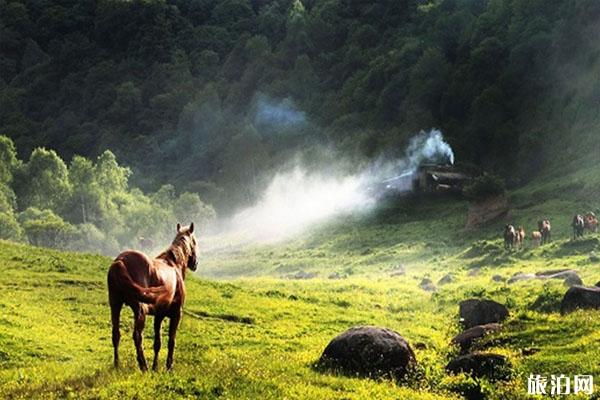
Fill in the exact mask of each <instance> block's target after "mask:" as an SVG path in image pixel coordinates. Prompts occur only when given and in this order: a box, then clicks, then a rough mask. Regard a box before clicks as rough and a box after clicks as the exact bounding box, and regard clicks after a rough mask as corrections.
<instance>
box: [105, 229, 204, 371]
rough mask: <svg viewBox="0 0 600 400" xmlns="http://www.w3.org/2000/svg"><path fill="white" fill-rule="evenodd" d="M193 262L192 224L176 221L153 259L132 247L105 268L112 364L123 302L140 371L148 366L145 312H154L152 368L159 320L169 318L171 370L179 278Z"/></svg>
mask: <svg viewBox="0 0 600 400" xmlns="http://www.w3.org/2000/svg"><path fill="white" fill-rule="evenodd" d="M197 265H198V259H197V245H196V238H195V237H194V224H193V223H192V224H190V226H189V227H187V228H186V227H184V228H182V227H181V225H180V224H177V235H176V236H175V239H174V240H173V243H171V246H169V248H167V249H166V250H165V251H163V252H162V253H160V254H159V255H158V256H157V257H156V258H154V259H150V258H149V257H148V256H146V255H145V254H144V253H141V252H139V251H133V250H128V251H124V252H123V253H121V254H119V255H118V256H117V258H116V259H115V261H114V262H113V263H112V265H111V266H110V268H109V270H108V300H109V303H110V311H111V317H112V342H113V347H114V365H115V367H117V368H118V366H119V339H120V337H121V334H120V332H119V318H120V315H121V308H122V307H123V304H127V305H128V306H129V307H131V309H132V311H133V318H134V329H133V342H134V343H135V349H136V352H137V361H138V364H139V366H140V369H141V370H142V371H146V370H147V369H148V366H147V365H146V359H145V357H144V349H143V346H142V337H143V336H142V332H143V330H144V324H145V322H146V315H148V314H150V315H154V362H153V363H152V368H153V369H154V370H156V369H157V368H158V353H159V351H160V345H161V342H160V326H161V324H162V321H163V319H164V318H165V317H169V319H170V322H169V343H168V353H167V369H171V367H172V366H173V350H174V349H175V334H176V332H177V326H178V325H179V321H180V319H181V314H182V311H183V303H184V300H185V285H184V283H183V280H184V278H185V272H186V270H187V269H188V268H189V269H190V270H192V271H195V270H196V267H197Z"/></svg>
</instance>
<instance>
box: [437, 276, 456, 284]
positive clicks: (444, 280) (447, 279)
mask: <svg viewBox="0 0 600 400" xmlns="http://www.w3.org/2000/svg"><path fill="white" fill-rule="evenodd" d="M452 282H454V275H453V274H451V273H447V274H446V275H444V276H442V278H441V279H440V280H439V281H438V285H440V286H441V285H446V284H448V283H452Z"/></svg>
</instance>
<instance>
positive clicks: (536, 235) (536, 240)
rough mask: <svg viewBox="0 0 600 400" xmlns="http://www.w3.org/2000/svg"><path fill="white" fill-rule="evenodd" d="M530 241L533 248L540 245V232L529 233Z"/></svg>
mask: <svg viewBox="0 0 600 400" xmlns="http://www.w3.org/2000/svg"><path fill="white" fill-rule="evenodd" d="M531 241H532V242H533V245H534V246H536V247H537V246H539V245H540V244H541V243H542V234H541V233H540V231H532V232H531Z"/></svg>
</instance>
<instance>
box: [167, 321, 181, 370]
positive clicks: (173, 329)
mask: <svg viewBox="0 0 600 400" xmlns="http://www.w3.org/2000/svg"><path fill="white" fill-rule="evenodd" d="M180 319H181V311H179V312H177V313H175V314H174V315H173V316H171V320H170V321H169V344H168V352H167V370H171V368H173V352H174V351H175V335H176V334H177V327H178V326H179V320H180Z"/></svg>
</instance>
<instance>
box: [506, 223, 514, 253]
mask: <svg viewBox="0 0 600 400" xmlns="http://www.w3.org/2000/svg"><path fill="white" fill-rule="evenodd" d="M516 243H517V231H516V230H515V227H514V226H512V225H506V226H505V227H504V248H505V249H507V250H508V249H512V248H513V247H515V244H516Z"/></svg>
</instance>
